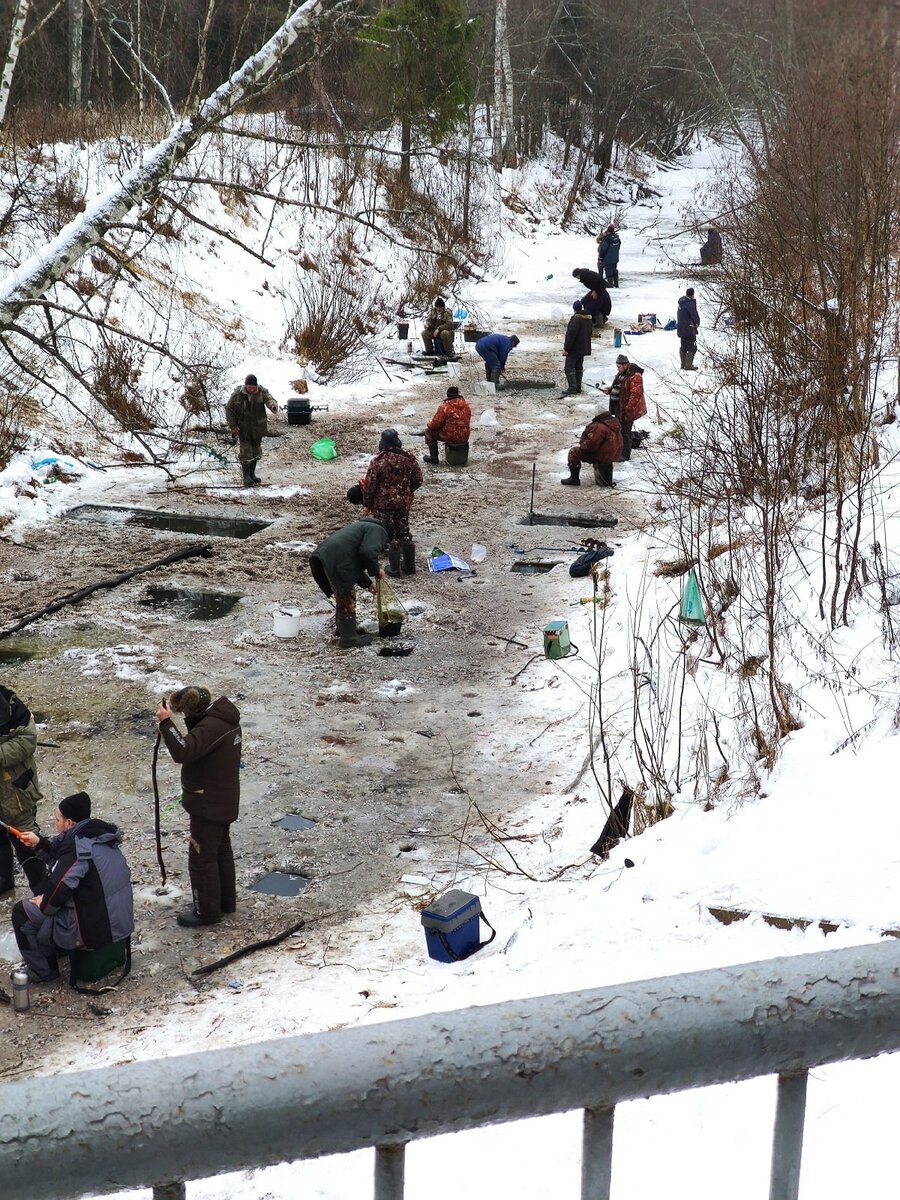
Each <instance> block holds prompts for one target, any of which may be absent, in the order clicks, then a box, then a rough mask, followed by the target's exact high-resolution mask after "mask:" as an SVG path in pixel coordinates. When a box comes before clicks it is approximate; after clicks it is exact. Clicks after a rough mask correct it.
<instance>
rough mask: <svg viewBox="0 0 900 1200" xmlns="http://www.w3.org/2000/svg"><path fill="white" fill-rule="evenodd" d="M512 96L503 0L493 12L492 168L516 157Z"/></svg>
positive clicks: (500, 167) (509, 164) (512, 163)
mask: <svg viewBox="0 0 900 1200" xmlns="http://www.w3.org/2000/svg"><path fill="white" fill-rule="evenodd" d="M514 105H515V96H514V93H513V81H512V62H511V60H510V56H509V26H508V24H507V11H506V0H497V5H496V8H495V10H494V166H495V167H496V169H497V170H498V171H502V170H503V168H504V167H514V166H515V165H516V162H517V158H516V124H515V108H514Z"/></svg>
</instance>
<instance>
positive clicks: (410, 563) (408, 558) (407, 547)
mask: <svg viewBox="0 0 900 1200" xmlns="http://www.w3.org/2000/svg"><path fill="white" fill-rule="evenodd" d="M415 573H416V544H415V542H404V543H403V574H404V575H415Z"/></svg>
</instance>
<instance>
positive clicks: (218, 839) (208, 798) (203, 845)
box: [156, 685, 242, 929]
mask: <svg viewBox="0 0 900 1200" xmlns="http://www.w3.org/2000/svg"><path fill="white" fill-rule="evenodd" d="M173 713H181V715H182V716H183V717H184V723H185V726H186V728H187V733H185V734H182V733H181V731H180V730H179V729H178V728H177V727H176V726H175V725H174V724H173V723H172V714H173ZM156 719H157V721H159V732H160V736H161V737H162V740H163V741H164V742H165V744H166V749H167V750H168V751H169V754H170V755H171V756H172V760H173V762H177V763H180V764H181V807H182V808H183V809H184V811H185V812H186V813H187V814H188V816H189V817H190V842H189V843H188V875H189V877H190V880H191V893H192V896H193V904H192V906H191V907H190V908H189V909H186V910H185V911H184V912H180V913H178V914H177V915H176V917H175V920H176V921H177V922H178V924H179V925H185V926H187V927H188V928H189V929H192V928H194V927H195V926H197V925H216V924H218V922H219V921H221V919H222V914H223V913H233V912H235V910H236V909H237V885H236V882H235V875H234V852H233V851H232V848H231V826H232V824H233V823H234V822H235V821H236V820H237V819H238V810H239V808H240V800H241V741H242V735H241V726H240V720H241V714H240V712H239V711H238V709H237V707H236V706H235V705H234V704H232V702H231V701H230V700H229V699H228V697H227V696H220V697H219V698H218V700H213V698H212V693H211V692H210V690H209V688H205V687H200V686H198V685H194V686H192V687H183V688H180V689H179V690H178V691H177V692H173V693H172V695H171V696H169V698H168V700H163V701H162V703H161V704H160V705H159V707H158V708H157V710H156Z"/></svg>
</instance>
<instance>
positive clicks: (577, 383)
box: [575, 367, 584, 396]
mask: <svg viewBox="0 0 900 1200" xmlns="http://www.w3.org/2000/svg"><path fill="white" fill-rule="evenodd" d="M582 379H584V368H583V367H579V368H578V370H577V371H576V372H575V395H576V396H580V395H581V393H582V390H583V389H582V387H581V381H582Z"/></svg>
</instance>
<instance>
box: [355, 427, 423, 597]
mask: <svg viewBox="0 0 900 1200" xmlns="http://www.w3.org/2000/svg"><path fill="white" fill-rule="evenodd" d="M421 486H422V468H421V467H420V466H419V464H418V463H417V462H416V460H415V456H414V455H412V454H410V452H409V451H408V450H404V449H403V443H402V442H401V441H400V435H399V434H398V433H397V430H396V429H385V431H384V432H383V433H382V435H381V440H380V441H379V443H378V453H377V454H376V455H375V457H374V458H373V459H372V461H371V462H370V463H369V469H368V470H367V471H366V474H365V478H364V479H363V480H362V481H361V483H360V490H361V492H362V503H363V505H364V506H365V508H366V509H368V511H369V512H370V513H371V514H372V516H373V517H374V518H375V520H376V521H380V522H381V524H382V525H383V526H384V527H385V529H386V530H387V531H388V538H389V541H388V544H387V552H388V564H389V565H388V569H387V574H388V575H393V576H395V577H396V576H397V575H399V574H400V567H401V555H402V560H403V561H402V566H403V572H404V574H406V575H414V574H415V573H416V547H415V543H414V542H413V536H412V533H411V532H410V529H409V513H410V509H411V508H412V502H413V496H414V495H415V493H416V491H417V490H418V489H419V488H420V487H421Z"/></svg>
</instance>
